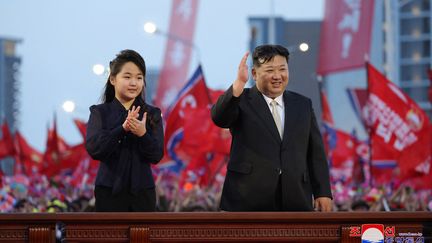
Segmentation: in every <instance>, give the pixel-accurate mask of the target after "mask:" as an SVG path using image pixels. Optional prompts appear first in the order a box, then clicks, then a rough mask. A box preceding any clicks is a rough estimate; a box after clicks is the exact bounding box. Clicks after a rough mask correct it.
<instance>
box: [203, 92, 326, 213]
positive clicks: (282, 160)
mask: <svg viewBox="0 0 432 243" xmlns="http://www.w3.org/2000/svg"><path fill="white" fill-rule="evenodd" d="M232 92H233V91H232V86H231V87H230V88H229V89H228V90H227V91H226V92H225V93H224V94H223V95H221V96H220V97H219V99H218V101H217V103H216V104H215V105H214V106H213V107H212V110H211V114H212V119H213V121H214V123H215V124H216V125H217V126H219V127H223V128H229V129H230V131H231V134H232V145H231V155H230V160H229V162H228V171H227V175H226V178H225V183H224V187H223V192H222V198H221V204H220V208H221V209H222V210H226V211H275V210H280V209H278V208H279V207H278V206H277V202H276V197H277V196H280V197H281V199H282V205H281V206H282V210H283V211H311V210H313V202H312V199H313V198H312V196H313V197H315V198H317V197H323V196H324V197H330V198H331V197H332V196H331V190H330V180H329V169H328V165H327V160H326V156H325V152H324V147H323V143H322V139H321V134H320V132H319V129H318V126H317V123H316V120H315V115H314V112H313V109H312V103H311V101H310V99H308V98H306V97H304V96H302V95H299V94H297V93H294V92H290V91H285V92H284V94H283V99H284V103H285V125H284V135H283V139H281V138H280V135H279V133H278V130H277V128H276V124H275V122H274V120H273V117H272V115H271V112H270V109H269V107H268V105H267V103H266V102H265V99H264V97H263V96H262V94H261V93H260V92H259V91H258V89H257V87H256V86H254V87H252V88H250V89H245V90H244V91H243V93H242V95H241V96H240V97H234V96H233V93H232ZM280 173H282V174H280ZM279 174H280V175H279ZM279 177H280V179H281V188H282V195H276V191H277V190H276V189H277V185H278V180H279Z"/></svg>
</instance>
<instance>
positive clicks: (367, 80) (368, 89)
mask: <svg viewBox="0 0 432 243" xmlns="http://www.w3.org/2000/svg"><path fill="white" fill-rule="evenodd" d="M365 67H366V93H367V99H366V100H367V102H366V105H370V104H368V102H369V96H370V86H369V60H368V57H367V56H365ZM368 113H369V114H368V119H367V120H366V129H367V132H368V135H369V142H368V145H369V162H368V163H369V175H370V176H369V186H370V187H372V186H373V173H372V151H373V149H372V129H371V127H370V119H371V109H369V108H368Z"/></svg>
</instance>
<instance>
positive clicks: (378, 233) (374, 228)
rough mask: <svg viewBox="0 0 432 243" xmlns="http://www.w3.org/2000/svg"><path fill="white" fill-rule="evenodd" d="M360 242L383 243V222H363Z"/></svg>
mask: <svg viewBox="0 0 432 243" xmlns="http://www.w3.org/2000/svg"><path fill="white" fill-rule="evenodd" d="M361 242H362V243H384V225H383V224H363V225H362V229H361Z"/></svg>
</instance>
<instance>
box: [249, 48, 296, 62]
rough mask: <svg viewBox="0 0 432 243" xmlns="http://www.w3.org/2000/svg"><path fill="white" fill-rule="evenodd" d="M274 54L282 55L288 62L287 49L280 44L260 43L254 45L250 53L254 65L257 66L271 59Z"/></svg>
mask: <svg viewBox="0 0 432 243" xmlns="http://www.w3.org/2000/svg"><path fill="white" fill-rule="evenodd" d="M275 56H283V57H285V58H286V60H287V62H288V58H289V51H288V49H287V48H285V47H283V46H281V45H261V46H257V47H255V50H254V51H253V54H252V61H253V65H254V67H259V66H261V64H264V63H266V62H268V61H270V60H272V59H273V57H275Z"/></svg>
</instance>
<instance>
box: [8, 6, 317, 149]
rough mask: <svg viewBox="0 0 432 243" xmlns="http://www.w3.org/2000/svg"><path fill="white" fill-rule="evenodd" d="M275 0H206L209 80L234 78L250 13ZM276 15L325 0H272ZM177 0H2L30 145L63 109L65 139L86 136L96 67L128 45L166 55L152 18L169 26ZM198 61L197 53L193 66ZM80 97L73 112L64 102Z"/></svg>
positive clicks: (200, 39)
mask: <svg viewBox="0 0 432 243" xmlns="http://www.w3.org/2000/svg"><path fill="white" fill-rule="evenodd" d="M271 2H272V1H271V0H201V1H199V6H198V18H197V24H196V30H195V38H194V41H195V44H196V46H197V47H198V48H199V50H200V58H201V60H200V61H201V63H202V66H203V71H204V75H205V77H206V81H207V83H208V85H209V86H210V87H211V88H218V89H225V88H227V87H228V86H229V85H230V83H231V82H232V81H233V79H234V78H235V75H236V69H237V65H238V62H239V61H240V58H241V57H242V55H243V54H244V52H245V51H246V50H247V48H248V35H249V29H248V17H256V16H268V15H269V14H270V13H271V12H272V11H271ZM273 2H274V6H275V8H274V9H275V15H276V16H279V17H283V18H284V19H287V20H299V19H312V20H317V19H322V18H323V13H324V10H323V7H324V0H301V1H300V0H274V1H273ZM170 10H171V0H158V1H154V0H152V1H145V0H141V1H138V0H134V1H129V0H125V1H114V0H64V1H59V0H40V1H38V0H27V1H25V0H13V1H12V0H10V1H7V0H3V1H0V37H10V38H18V39H21V40H22V41H23V42H22V43H21V44H19V45H18V49H17V51H18V55H19V56H20V57H21V58H22V66H21V76H20V82H21V94H20V95H21V96H20V102H21V116H20V125H19V129H20V130H21V131H22V133H23V134H24V136H25V137H26V138H27V139H28V141H29V142H30V144H31V145H33V146H35V147H36V148H37V149H39V150H43V149H44V148H45V140H46V128H47V125H48V123H51V121H52V117H53V113H54V112H56V113H57V120H58V130H59V133H60V135H61V136H63V137H64V138H65V139H66V141H67V142H69V143H71V144H76V143H79V142H81V141H82V140H81V137H80V135H79V132H78V130H77V129H76V128H75V126H74V124H73V120H72V119H73V118H79V119H82V120H87V119H88V115H89V112H88V107H89V106H90V105H92V104H96V103H99V98H100V94H101V92H102V88H103V86H104V84H105V81H106V80H105V78H104V77H102V76H96V75H95V74H94V73H93V72H92V67H93V65H94V64H98V63H100V64H103V65H107V64H108V62H109V61H110V60H111V59H113V58H114V56H115V54H117V53H118V52H119V51H120V50H122V49H135V50H137V51H138V52H139V53H141V54H142V55H143V57H144V59H145V60H146V63H147V66H148V68H159V67H160V66H161V65H162V63H163V60H162V58H163V54H164V51H165V42H166V38H165V37H163V36H151V35H149V34H147V33H145V32H144V31H143V25H144V23H145V22H147V21H152V22H154V23H156V24H157V25H158V27H159V28H160V29H161V30H167V29H168V24H169V19H170ZM197 64H198V60H197V59H196V58H194V59H193V61H192V62H191V68H190V69H195V68H196V66H197ZM65 100H73V101H74V102H75V103H76V104H77V108H76V111H75V112H74V113H72V114H70V113H65V112H64V111H63V110H62V108H61V106H62V104H63V102H64V101H65Z"/></svg>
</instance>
